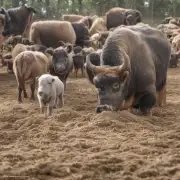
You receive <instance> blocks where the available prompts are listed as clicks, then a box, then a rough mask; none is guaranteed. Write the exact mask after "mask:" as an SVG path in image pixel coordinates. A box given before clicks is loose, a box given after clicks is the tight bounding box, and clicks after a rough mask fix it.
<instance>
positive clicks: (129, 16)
mask: <svg viewBox="0 0 180 180" xmlns="http://www.w3.org/2000/svg"><path fill="white" fill-rule="evenodd" d="M139 22H142V14H141V12H139V11H137V10H134V9H129V10H127V11H126V12H125V22H124V24H125V25H136V24H137V23H139Z"/></svg>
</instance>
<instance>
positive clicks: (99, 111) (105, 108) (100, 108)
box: [96, 105, 110, 113]
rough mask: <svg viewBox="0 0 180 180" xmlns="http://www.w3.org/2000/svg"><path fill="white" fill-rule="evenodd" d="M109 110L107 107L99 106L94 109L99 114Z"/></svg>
mask: <svg viewBox="0 0 180 180" xmlns="http://www.w3.org/2000/svg"><path fill="white" fill-rule="evenodd" d="M108 110H110V108H109V106H108V105H99V106H97V107H96V113H101V112H102V111H108Z"/></svg>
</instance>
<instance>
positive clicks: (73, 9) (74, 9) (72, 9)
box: [71, 0, 76, 14]
mask: <svg viewBox="0 0 180 180" xmlns="http://www.w3.org/2000/svg"><path fill="white" fill-rule="evenodd" d="M71 2H72V4H71V12H72V13H73V14H75V12H76V7H75V0H72V1H71Z"/></svg>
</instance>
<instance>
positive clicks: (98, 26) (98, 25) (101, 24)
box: [89, 18, 107, 36]
mask: <svg viewBox="0 0 180 180" xmlns="http://www.w3.org/2000/svg"><path fill="white" fill-rule="evenodd" d="M104 31H107V27H106V23H105V20H104V19H103V18H96V19H95V21H94V22H93V24H92V26H91V28H90V30H89V35H90V36H92V35H93V34H95V33H97V32H104Z"/></svg>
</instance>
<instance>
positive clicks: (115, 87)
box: [112, 83, 120, 90]
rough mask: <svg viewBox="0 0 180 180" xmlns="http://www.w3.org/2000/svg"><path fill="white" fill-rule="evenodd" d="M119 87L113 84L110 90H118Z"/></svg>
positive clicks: (117, 84)
mask: <svg viewBox="0 0 180 180" xmlns="http://www.w3.org/2000/svg"><path fill="white" fill-rule="evenodd" d="M119 87H120V85H119V83H114V84H113V85H112V88H113V89H114V90H117V89H119Z"/></svg>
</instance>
